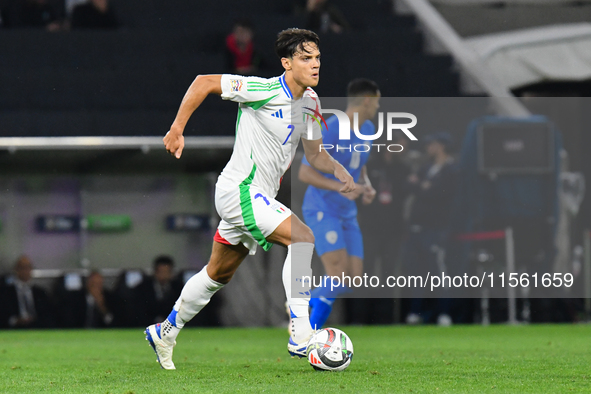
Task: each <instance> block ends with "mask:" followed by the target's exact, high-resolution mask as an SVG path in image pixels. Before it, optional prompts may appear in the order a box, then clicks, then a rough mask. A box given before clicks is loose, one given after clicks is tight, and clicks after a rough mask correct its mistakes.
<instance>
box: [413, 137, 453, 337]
mask: <svg viewBox="0 0 591 394" xmlns="http://www.w3.org/2000/svg"><path fill="white" fill-rule="evenodd" d="M425 143H426V146H425V149H426V153H427V156H428V157H429V159H430V162H429V163H428V164H427V165H426V166H424V167H423V168H422V169H421V170H419V172H418V174H413V175H411V176H409V178H408V186H409V188H410V190H411V193H412V194H413V196H414V202H413V207H412V210H411V213H410V218H409V224H410V232H409V237H408V240H407V243H406V245H405V252H404V264H405V268H407V272H406V274H408V275H425V274H426V273H427V272H431V273H434V272H435V273H441V270H442V263H443V262H442V261H441V258H442V256H443V255H442V253H441V252H442V251H443V249H442V247H443V246H444V238H445V234H446V231H447V228H448V226H449V223H450V219H451V218H450V212H451V209H452V204H453V200H454V198H455V191H456V185H457V181H458V168H457V166H456V164H455V162H454V159H453V157H452V156H451V155H450V153H449V151H450V148H451V145H452V138H451V135H450V134H449V133H447V132H444V131H440V132H437V133H434V134H431V135H429V136H427V137H425ZM414 296H415V298H413V299H412V300H411V304H410V312H409V314H408V315H407V317H406V322H407V323H408V324H418V323H420V322H421V321H426V320H429V315H423V310H422V299H421V298H420V289H415V291H414ZM450 307H451V302H450V300H449V299H444V298H443V299H439V305H438V307H437V311H436V312H437V313H438V317H437V323H438V324H439V325H442V326H449V325H451V324H452V319H451V317H450V314H449V313H450Z"/></svg>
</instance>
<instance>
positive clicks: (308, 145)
mask: <svg viewBox="0 0 591 394" xmlns="http://www.w3.org/2000/svg"><path fill="white" fill-rule="evenodd" d="M302 145H303V146H304V153H305V155H306V160H308V163H310V165H311V166H312V167H313V168H315V169H316V170H318V171H322V172H326V173H328V174H334V176H335V178H337V179H338V180H339V181H341V182H342V183H343V184H344V185H341V188H340V189H338V190H339V191H340V192H341V193H349V192H352V191H354V190H355V181H354V180H353V177H352V176H351V174H349V171H347V169H346V168H345V167H343V166H342V165H341V163H339V162H338V161H336V160H335V159H334V158H333V157H332V156H331V155H329V154H328V152H326V150H324V149H320V146H321V145H322V138H320V139H317V140H307V139H305V138H302ZM318 175H320V174H318Z"/></svg>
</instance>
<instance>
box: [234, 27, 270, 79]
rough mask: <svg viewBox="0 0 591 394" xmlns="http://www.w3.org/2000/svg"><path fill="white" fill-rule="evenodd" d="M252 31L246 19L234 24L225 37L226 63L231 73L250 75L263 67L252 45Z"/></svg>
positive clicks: (260, 58)
mask: <svg viewBox="0 0 591 394" xmlns="http://www.w3.org/2000/svg"><path fill="white" fill-rule="evenodd" d="M253 39H254V31H253V28H252V24H251V23H250V21H249V20H248V19H239V20H237V21H236V22H235V23H234V27H233V28H232V32H231V33H230V34H229V35H228V36H227V37H226V49H225V53H226V63H227V67H228V70H230V72H231V73H235V74H240V75H250V74H253V73H256V72H257V71H258V70H259V68H261V67H262V66H263V64H262V57H261V56H260V54H259V53H258V52H257V50H256V48H255V45H254V40H253Z"/></svg>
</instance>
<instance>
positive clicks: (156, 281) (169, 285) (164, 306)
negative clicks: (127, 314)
mask: <svg viewBox="0 0 591 394" xmlns="http://www.w3.org/2000/svg"><path fill="white" fill-rule="evenodd" d="M173 270H174V260H173V259H172V258H171V257H169V256H158V257H157V258H156V259H155V260H154V275H153V276H152V277H151V278H148V280H146V281H145V282H144V283H143V284H142V287H143V296H142V297H141V298H140V299H141V300H143V301H144V302H145V303H146V304H147V305H146V311H147V313H148V314H149V315H148V316H146V322H145V324H153V323H156V322H161V321H163V320H164V319H165V318H166V317H167V316H168V313H169V312H170V305H171V304H174V302H175V301H176V299H177V298H178V297H179V295H180V294H181V286H180V284H177V283H176V282H174V281H173V279H172V278H173Z"/></svg>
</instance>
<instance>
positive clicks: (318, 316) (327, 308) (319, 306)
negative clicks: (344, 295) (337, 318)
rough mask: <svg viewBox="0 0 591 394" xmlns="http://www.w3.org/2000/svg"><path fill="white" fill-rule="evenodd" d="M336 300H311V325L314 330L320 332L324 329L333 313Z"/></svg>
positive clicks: (330, 298)
mask: <svg viewBox="0 0 591 394" xmlns="http://www.w3.org/2000/svg"><path fill="white" fill-rule="evenodd" d="M334 300H336V298H332V297H329V298H326V297H318V298H311V299H310V307H311V309H312V310H311V311H310V325H311V326H312V328H313V329H315V330H319V329H320V328H322V326H323V325H324V323H326V319H328V316H329V315H330V312H332V304H333V303H334Z"/></svg>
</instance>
